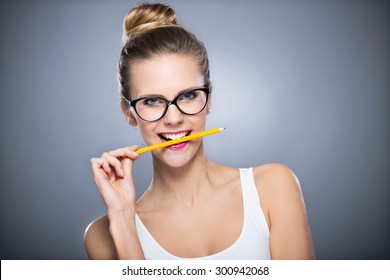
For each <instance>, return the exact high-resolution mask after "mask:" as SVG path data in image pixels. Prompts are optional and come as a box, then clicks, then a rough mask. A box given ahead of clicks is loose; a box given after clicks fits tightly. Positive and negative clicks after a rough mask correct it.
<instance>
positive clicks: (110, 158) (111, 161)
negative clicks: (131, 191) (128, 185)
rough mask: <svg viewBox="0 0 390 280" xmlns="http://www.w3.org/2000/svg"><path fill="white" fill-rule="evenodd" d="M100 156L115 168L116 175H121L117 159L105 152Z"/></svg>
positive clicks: (119, 163)
mask: <svg viewBox="0 0 390 280" xmlns="http://www.w3.org/2000/svg"><path fill="white" fill-rule="evenodd" d="M102 158H103V159H105V160H106V161H107V162H108V164H109V166H112V167H113V168H114V169H115V171H116V174H117V176H118V177H123V171H122V167H121V162H120V160H119V159H117V158H116V157H115V156H112V155H111V154H110V153H107V152H105V153H103V154H102Z"/></svg>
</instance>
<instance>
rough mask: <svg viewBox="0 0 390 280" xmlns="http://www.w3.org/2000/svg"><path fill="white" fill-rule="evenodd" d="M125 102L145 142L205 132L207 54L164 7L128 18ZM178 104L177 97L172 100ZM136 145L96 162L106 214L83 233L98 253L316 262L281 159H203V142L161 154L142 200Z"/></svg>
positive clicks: (293, 181)
mask: <svg viewBox="0 0 390 280" xmlns="http://www.w3.org/2000/svg"><path fill="white" fill-rule="evenodd" d="M124 39H125V45H124V47H123V49H122V53H121V57H120V62H119V67H118V77H119V81H120V91H121V95H122V101H121V107H122V110H123V112H124V114H125V116H126V119H127V121H128V122H129V124H130V125H133V126H138V127H139V129H140V131H141V134H142V136H143V138H144V140H145V143H146V144H147V145H152V144H156V143H159V142H162V141H167V140H169V139H174V138H181V137H183V136H185V135H189V134H193V133H197V132H200V131H204V130H205V127H206V118H207V114H208V112H209V111H210V108H211V83H210V74H209V65H208V58H207V52H206V49H205V48H204V46H203V44H202V43H201V42H199V41H198V40H197V39H196V37H195V36H194V35H193V34H191V33H189V32H188V31H186V30H185V29H184V28H183V27H181V26H180V25H178V24H177V23H176V19H175V12H174V11H173V9H172V8H170V7H169V6H167V5H163V4H142V5H140V6H138V7H136V8H134V9H132V10H131V11H130V12H129V14H128V15H127V16H126V17H125V20H124ZM169 101H171V102H169ZM137 149H138V147H137V146H131V147H124V148H120V149H117V150H114V151H111V152H105V153H103V154H102V156H101V157H100V158H93V159H91V164H92V170H93V174H94V180H95V183H96V185H97V188H98V190H99V192H100V194H101V196H102V198H103V201H104V203H105V205H106V207H107V215H106V216H104V217H101V218H98V219H97V220H95V221H93V222H92V223H91V224H90V225H89V226H88V227H87V229H86V232H85V248H86V252H87V255H88V257H89V258H91V259H117V258H119V259H179V258H199V259H271V258H272V259H312V258H314V253H313V249H312V242H311V237H310V231H309V228H308V222H307V218H306V213H305V206H304V202H303V198H302V195H301V190H300V186H299V182H298V180H297V178H296V177H295V175H294V174H293V173H292V172H291V171H290V170H289V169H288V168H287V167H285V166H283V165H281V164H266V165H262V166H258V167H255V168H249V169H235V168H230V167H226V166H222V165H219V164H216V163H214V162H211V161H210V160H208V159H207V158H206V157H205V154H204V149H203V140H202V139H201V138H200V139H199V138H198V139H196V140H193V141H190V142H184V143H181V144H177V145H174V146H170V147H167V148H162V149H158V150H154V151H153V152H152V158H153V179H152V181H151V183H150V186H149V188H148V189H147V191H146V192H145V193H144V194H143V195H142V197H141V198H140V199H139V200H138V201H137V202H136V191H135V190H136V188H135V186H134V182H133V174H132V167H133V164H134V162H135V161H136V160H137V159H138V157H139V155H138V154H137V152H136V151H137Z"/></svg>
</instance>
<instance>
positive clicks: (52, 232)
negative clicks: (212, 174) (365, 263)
mask: <svg viewBox="0 0 390 280" xmlns="http://www.w3.org/2000/svg"><path fill="white" fill-rule="evenodd" d="M139 3H140V2H138V1H123V0H117V1H103V0H101V1H87V0H85V1H76V0H74V1H48V0H47V1H43V0H36V1H20V0H12V1H2V2H1V4H0V7H1V12H0V38H1V43H0V48H1V51H0V71H1V77H0V91H1V99H0V101H1V102H0V106H1V111H0V114H1V119H0V124H1V145H0V149H1V151H0V154H1V166H0V167H1V168H0V175H1V177H0V178H1V186H0V200H1V201H0V212H1V217H2V219H1V230H0V242H1V243H0V252H1V253H0V254H1V259H85V258H86V255H85V252H84V248H83V232H84V229H85V227H86V226H87V224H88V223H89V222H90V221H91V220H93V219H95V218H97V217H99V216H101V215H104V214H105V207H104V204H103V202H102V200H101V198H100V195H99V193H98V191H97V190H96V188H95V186H94V183H93V179H92V172H91V169H90V163H89V159H90V158H91V157H98V156H100V155H101V154H102V153H103V152H104V151H109V150H113V149H117V148H119V147H123V146H127V145H131V144H140V145H141V146H142V145H143V142H142V139H141V136H140V134H139V132H138V129H137V128H133V127H130V126H129V125H128V124H127V123H126V121H125V118H124V117H123V114H122V112H121V109H120V107H119V93H118V86H117V81H116V66H117V62H118V58H119V53H120V50H121V47H122V42H121V35H122V20H123V17H124V16H125V15H126V13H127V12H128V10H129V9H130V8H132V7H134V6H135V5H137V4H139ZM169 3H170V4H171V5H172V7H173V8H174V9H175V10H176V12H177V19H178V21H179V22H180V23H181V24H183V25H184V27H186V28H187V29H188V30H189V31H192V32H193V33H195V34H196V36H197V37H198V38H199V39H200V40H201V41H203V42H204V43H205V45H206V47H207V49H208V52H209V58H210V63H211V79H212V83H213V86H214V88H213V89H214V91H213V93H212V104H213V111H212V113H211V114H210V115H209V120H208V128H212V127H226V130H225V131H224V132H222V133H221V134H218V135H214V136H210V137H208V138H205V139H204V142H205V146H206V153H207V154H208V156H209V158H210V159H211V160H214V161H216V162H218V163H221V164H225V165H229V166H233V167H250V166H257V165H261V164H264V163H268V162H280V163H283V164H286V165H287V166H289V167H290V168H291V169H292V170H293V171H294V172H295V173H296V175H297V176H298V178H299V180H300V183H301V186H302V191H303V195H304V198H305V202H306V207H307V211H308V218H309V222H310V227H311V231H312V235H313V241H314V246H315V250H316V255H317V258H319V259H390V240H389V236H390V206H389V203H388V201H389V198H390V175H389V174H390V172H389V169H390V151H389V150H390V149H389V143H390V141H389V140H390V125H389V120H390V106H389V105H390V104H389V103H390V102H389V101H390V82H389V77H390V75H389V74H390V55H389V50H390V33H389V30H388V26H390V17H389V10H390V9H389V4H388V3H386V1H309V0H307V1H279V0H277V1H271V0H270V1H170V2H169ZM167 82H169V81H167ZM134 176H135V182H136V186H137V192H138V193H137V194H138V196H140V195H141V194H142V193H143V191H144V190H145V188H146V187H147V186H148V184H149V182H150V176H151V158H150V154H145V155H143V156H142V157H141V159H139V160H138V161H137V163H136V166H135V169H134Z"/></svg>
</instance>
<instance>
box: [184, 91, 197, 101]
mask: <svg viewBox="0 0 390 280" xmlns="http://www.w3.org/2000/svg"><path fill="white" fill-rule="evenodd" d="M197 96H198V93H197V92H196V91H188V92H184V93H183V94H182V96H181V98H180V99H181V100H183V101H191V100H193V99H195V98H196V97H197Z"/></svg>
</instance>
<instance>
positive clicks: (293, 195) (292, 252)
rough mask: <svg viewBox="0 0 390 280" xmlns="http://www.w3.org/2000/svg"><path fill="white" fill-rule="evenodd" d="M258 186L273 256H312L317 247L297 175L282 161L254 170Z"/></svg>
mask: <svg viewBox="0 0 390 280" xmlns="http://www.w3.org/2000/svg"><path fill="white" fill-rule="evenodd" d="M253 175H254V178H255V183H256V188H257V190H258V193H259V197H260V200H261V204H262V208H263V211H264V212H265V214H266V219H267V222H268V224H269V228H270V248H271V256H272V258H273V259H312V258H314V250H313V246H312V241H311V234H310V229H309V226H308V220H307V216H306V208H305V203H304V200H303V196H302V191H301V186H300V183H299V181H298V178H297V176H296V175H295V174H294V172H293V171H292V170H291V169H289V168H288V167H287V166H285V165H283V164H279V163H272V164H265V165H262V166H258V167H256V168H254V169H253Z"/></svg>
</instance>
